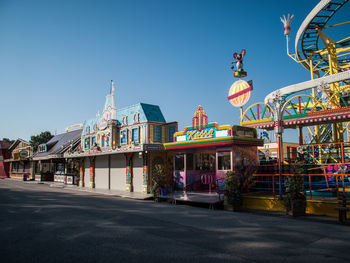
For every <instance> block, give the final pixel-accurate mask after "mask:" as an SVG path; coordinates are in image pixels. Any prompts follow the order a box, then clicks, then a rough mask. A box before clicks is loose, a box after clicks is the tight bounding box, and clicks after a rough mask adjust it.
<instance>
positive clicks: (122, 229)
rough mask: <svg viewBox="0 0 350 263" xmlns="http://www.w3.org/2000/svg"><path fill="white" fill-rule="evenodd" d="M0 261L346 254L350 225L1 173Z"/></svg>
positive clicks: (349, 254)
mask: <svg viewBox="0 0 350 263" xmlns="http://www.w3.org/2000/svg"><path fill="white" fill-rule="evenodd" d="M0 223H1V227H0V261H1V262H46V263H47V262H144V263H146V262H163V263H167V262H279V263H280V262H283V263H285V262H308V263H311V262H318V263H319V262H337V263H338V262H350V227H349V226H342V225H338V224H336V223H323V222H315V221H314V220H304V219H293V218H288V217H285V216H266V215H257V214H252V213H233V212H228V211H219V210H216V211H212V210H209V209H205V208H197V207H190V206H184V205H177V206H172V205H171V204H169V203H165V202H163V203H154V202H153V201H137V200H129V199H122V198H117V197H110V196H101V195H93V194H91V193H85V192H79V191H73V190H68V189H59V188H50V187H49V186H48V185H42V184H35V183H24V182H18V181H12V180H8V179H6V180H0Z"/></svg>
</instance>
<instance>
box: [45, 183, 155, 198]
mask: <svg viewBox="0 0 350 263" xmlns="http://www.w3.org/2000/svg"><path fill="white" fill-rule="evenodd" d="M50 187H58V188H64V189H68V190H72V191H80V192H89V193H94V194H101V195H109V196H118V197H123V198H130V199H137V200H146V199H151V198H152V195H151V194H144V193H135V192H126V191H120V190H110V189H97V188H90V187H79V186H76V185H65V184H62V183H52V182H51V184H50Z"/></svg>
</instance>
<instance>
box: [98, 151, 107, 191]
mask: <svg viewBox="0 0 350 263" xmlns="http://www.w3.org/2000/svg"><path fill="white" fill-rule="evenodd" d="M108 169H109V168H108V155H105V156H98V157H96V159H95V187H96V188H99V189H108V186H109V183H108Z"/></svg>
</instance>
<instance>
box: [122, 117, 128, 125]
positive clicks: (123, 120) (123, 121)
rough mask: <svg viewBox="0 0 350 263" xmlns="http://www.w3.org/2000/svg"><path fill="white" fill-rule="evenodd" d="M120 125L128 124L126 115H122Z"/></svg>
mask: <svg viewBox="0 0 350 263" xmlns="http://www.w3.org/2000/svg"><path fill="white" fill-rule="evenodd" d="M122 125H124V126H126V125H128V116H123V118H122Z"/></svg>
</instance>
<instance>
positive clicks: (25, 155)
mask: <svg viewBox="0 0 350 263" xmlns="http://www.w3.org/2000/svg"><path fill="white" fill-rule="evenodd" d="M28 157H29V152H28V150H21V151H20V152H19V158H20V159H26V158H28Z"/></svg>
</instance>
